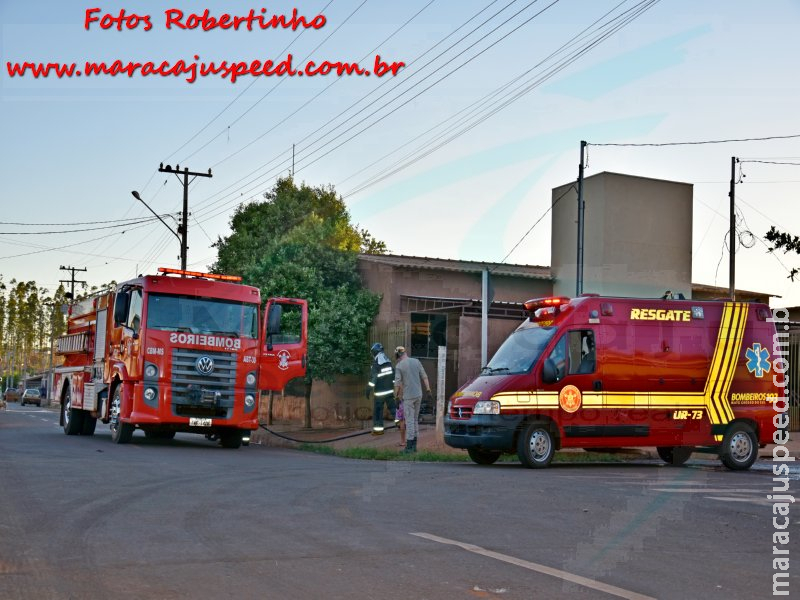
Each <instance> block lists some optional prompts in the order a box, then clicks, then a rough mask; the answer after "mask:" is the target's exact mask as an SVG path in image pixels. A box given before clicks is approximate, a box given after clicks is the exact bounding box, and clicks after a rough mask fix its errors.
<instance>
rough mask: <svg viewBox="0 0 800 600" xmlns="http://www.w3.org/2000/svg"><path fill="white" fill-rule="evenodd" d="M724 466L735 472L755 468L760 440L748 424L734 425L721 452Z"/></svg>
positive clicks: (726, 434) (723, 441)
mask: <svg viewBox="0 0 800 600" xmlns="http://www.w3.org/2000/svg"><path fill="white" fill-rule="evenodd" d="M719 457H720V459H722V464H724V465H725V466H726V467H728V468H729V469H731V470H733V471H744V470H746V469H749V468H750V467H751V466H753V463H754V462H756V459H757V458H758V439H757V438H756V433H755V431H753V428H752V427H750V425H748V424H747V423H733V424H732V425H731V426H730V427H729V428H728V431H727V432H726V433H725V437H724V438H722V447H720V450H719Z"/></svg>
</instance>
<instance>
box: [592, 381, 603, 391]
mask: <svg viewBox="0 0 800 600" xmlns="http://www.w3.org/2000/svg"><path fill="white" fill-rule="evenodd" d="M602 389H603V382H602V381H600V380H599V379H598V380H597V381H595V382H594V391H595V392H599V391H600V390H602Z"/></svg>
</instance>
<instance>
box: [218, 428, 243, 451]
mask: <svg viewBox="0 0 800 600" xmlns="http://www.w3.org/2000/svg"><path fill="white" fill-rule="evenodd" d="M219 443H220V444H222V447H223V448H232V449H236V448H238V447H239V446H241V445H242V434H241V432H239V431H226V432H225V433H223V434H222V435H221V436H220V438H219Z"/></svg>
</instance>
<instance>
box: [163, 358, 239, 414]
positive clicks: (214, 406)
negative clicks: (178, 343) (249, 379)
mask: <svg viewBox="0 0 800 600" xmlns="http://www.w3.org/2000/svg"><path fill="white" fill-rule="evenodd" d="M203 358H209V359H211V361H213V366H211V367H210V361H208V360H200V359H203ZM198 361H199V362H198ZM201 371H203V372H201ZM235 384H236V354H235V353H233V352H205V351H202V350H188V349H185V348H174V349H173V350H172V410H173V412H174V413H175V414H176V415H179V416H184V417H216V418H230V417H231V416H232V415H233V400H234V387H235Z"/></svg>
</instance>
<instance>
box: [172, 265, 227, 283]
mask: <svg viewBox="0 0 800 600" xmlns="http://www.w3.org/2000/svg"><path fill="white" fill-rule="evenodd" d="M158 272H159V273H164V274H165V275H169V274H171V275H185V276H186V277H203V278H204V279H216V280H217V281H234V282H237V283H238V282H240V281H241V280H242V278H241V277H239V276H238V275H217V274H216V273H201V272H200V271H184V270H182V269H170V268H169V267H158Z"/></svg>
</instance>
